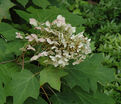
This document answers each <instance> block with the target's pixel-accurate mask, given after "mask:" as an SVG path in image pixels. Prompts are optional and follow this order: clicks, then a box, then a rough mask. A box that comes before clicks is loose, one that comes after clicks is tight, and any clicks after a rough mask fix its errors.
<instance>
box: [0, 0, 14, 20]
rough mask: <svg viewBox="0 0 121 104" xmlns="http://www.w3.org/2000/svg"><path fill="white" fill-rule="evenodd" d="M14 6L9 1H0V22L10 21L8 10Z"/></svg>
mask: <svg viewBox="0 0 121 104" xmlns="http://www.w3.org/2000/svg"><path fill="white" fill-rule="evenodd" d="M13 6H14V4H13V3H12V2H11V1H10V0H0V20H1V19H2V18H4V19H10V13H9V9H10V8H11V7H13Z"/></svg>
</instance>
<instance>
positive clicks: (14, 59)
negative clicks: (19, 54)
mask: <svg viewBox="0 0 121 104" xmlns="http://www.w3.org/2000/svg"><path fill="white" fill-rule="evenodd" d="M13 61H16V59H13V60H8V61H4V62H1V63H0V64H6V63H9V62H13Z"/></svg>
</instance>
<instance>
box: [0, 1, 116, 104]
mask: <svg viewBox="0 0 121 104" xmlns="http://www.w3.org/2000/svg"><path fill="white" fill-rule="evenodd" d="M5 1H6V3H5V4H4V2H5ZM56 3H57V2H52V1H51V0H49V1H48V0H31V1H29V0H12V1H8V0H1V1H0V8H2V9H3V10H4V8H5V12H4V13H3V14H2V15H0V19H1V23H0V104H115V102H114V100H113V98H112V97H110V96H108V95H106V94H105V93H104V87H105V86H106V84H107V83H109V82H112V81H114V80H115V78H114V77H115V76H114V75H115V73H114V70H113V69H111V68H107V67H105V66H104V65H103V64H102V62H103V60H104V59H103V56H102V54H96V53H91V48H90V44H91V40H90V39H89V37H86V35H85V32H84V26H82V24H84V21H85V20H84V19H83V17H82V16H78V15H75V14H73V13H71V12H69V11H68V10H67V9H66V8H63V9H62V8H61V5H58V4H57V5H56ZM61 3H62V2H61ZM9 4H11V5H9ZM62 4H63V3H62ZM64 4H65V5H66V4H68V3H67V2H66V3H64ZM54 5H56V6H54ZM13 6H14V7H13ZM11 7H12V8H11ZM9 8H10V11H9ZM0 12H1V11H0ZM8 15H9V16H11V18H10V17H9V16H8ZM5 17H6V18H5Z"/></svg>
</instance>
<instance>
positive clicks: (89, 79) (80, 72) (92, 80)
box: [65, 54, 115, 92]
mask: <svg viewBox="0 0 121 104" xmlns="http://www.w3.org/2000/svg"><path fill="white" fill-rule="evenodd" d="M102 60H103V58H102V55H101V54H95V55H94V56H93V57H91V58H90V59H88V60H85V61H84V62H82V63H80V64H78V65H75V66H73V65H70V66H67V68H66V70H67V72H68V73H69V74H68V75H67V76H66V77H65V80H66V82H67V84H68V85H69V86H70V87H71V88H73V87H74V86H80V87H81V88H82V89H83V90H85V91H87V92H88V91H89V89H91V90H92V91H94V92H95V91H96V90H97V82H100V83H101V84H106V83H108V82H111V81H114V79H115V77H114V70H113V69H110V68H106V67H104V66H103V65H102V64H101V62H102ZM83 81H84V82H83Z"/></svg>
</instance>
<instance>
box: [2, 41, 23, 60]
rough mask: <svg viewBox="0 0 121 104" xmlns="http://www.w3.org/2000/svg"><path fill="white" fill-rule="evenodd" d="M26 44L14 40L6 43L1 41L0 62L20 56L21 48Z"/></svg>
mask: <svg viewBox="0 0 121 104" xmlns="http://www.w3.org/2000/svg"><path fill="white" fill-rule="evenodd" d="M23 44H24V42H23V41H21V40H14V41H10V42H6V41H4V40H3V39H0V61H6V60H7V61H8V60H11V59H14V58H15V57H14V56H15V55H20V54H21V53H22V52H21V51H20V48H22V47H23Z"/></svg>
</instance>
